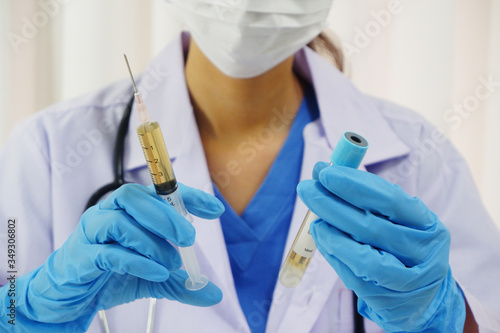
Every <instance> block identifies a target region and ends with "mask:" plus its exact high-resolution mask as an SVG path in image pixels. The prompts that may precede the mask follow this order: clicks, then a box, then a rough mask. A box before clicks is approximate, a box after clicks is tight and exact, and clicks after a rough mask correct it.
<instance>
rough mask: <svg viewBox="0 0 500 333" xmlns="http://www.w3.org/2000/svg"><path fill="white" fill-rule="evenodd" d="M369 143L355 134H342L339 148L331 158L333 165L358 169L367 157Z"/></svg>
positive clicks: (337, 147)
mask: <svg viewBox="0 0 500 333" xmlns="http://www.w3.org/2000/svg"><path fill="white" fill-rule="evenodd" d="M367 149H368V141H366V139H365V138H363V137H362V136H361V135H359V134H356V133H354V132H345V133H344V134H342V137H341V138H340V140H339V142H338V143H337V146H336V147H335V149H334V150H333V153H332V155H331V156H330V161H331V162H332V164H333V165H339V166H345V167H349V168H354V169H357V168H358V167H359V165H360V164H361V161H362V160H363V158H364V157H365V154H366V150H367Z"/></svg>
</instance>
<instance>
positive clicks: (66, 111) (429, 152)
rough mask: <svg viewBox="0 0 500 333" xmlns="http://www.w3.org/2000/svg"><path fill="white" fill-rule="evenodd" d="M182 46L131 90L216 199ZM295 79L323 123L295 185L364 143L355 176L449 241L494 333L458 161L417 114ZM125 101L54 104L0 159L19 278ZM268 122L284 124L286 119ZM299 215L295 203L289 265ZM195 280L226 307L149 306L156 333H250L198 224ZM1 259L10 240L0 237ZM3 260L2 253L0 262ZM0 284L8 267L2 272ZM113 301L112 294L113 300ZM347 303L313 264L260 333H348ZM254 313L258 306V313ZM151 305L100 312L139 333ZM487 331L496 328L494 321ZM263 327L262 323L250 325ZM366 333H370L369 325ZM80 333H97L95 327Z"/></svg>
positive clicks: (488, 269)
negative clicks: (205, 280)
mask: <svg viewBox="0 0 500 333" xmlns="http://www.w3.org/2000/svg"><path fill="white" fill-rule="evenodd" d="M188 38H189V37H188V36H187V35H183V36H182V37H179V38H177V39H175V40H174V41H173V42H172V43H171V44H170V45H169V46H167V47H166V48H165V49H164V51H163V52H161V53H160V54H159V55H158V56H157V57H156V58H155V59H154V60H153V61H152V63H151V64H150V66H149V67H148V69H147V70H146V72H145V73H144V74H143V75H142V76H141V77H140V78H139V80H138V81H139V82H140V83H139V86H140V87H141V88H140V89H141V90H142V93H143V96H144V98H145V101H146V104H147V105H148V107H149V110H150V112H151V114H152V118H153V119H154V120H157V121H159V123H160V124H161V126H162V129H163V133H164V136H165V140H166V142H167V146H168V149H169V152H170V156H171V158H172V160H173V167H174V169H175V172H176V175H177V178H178V180H179V181H180V182H183V183H185V184H187V185H190V186H193V187H197V188H200V189H203V190H205V191H207V192H210V193H212V185H211V180H210V175H209V172H208V169H207V164H206V161H205V157H204V153H203V147H202V144H201V142H200V138H199V135H198V130H197V127H196V122H195V118H194V116H193V112H192V106H191V104H190V99H189V94H188V91H187V88H186V84H185V78H184V71H183V68H184V66H183V65H184V60H185V58H184V56H185V52H186V50H187V47H188ZM295 70H296V71H297V73H300V75H301V76H302V77H303V78H304V79H305V80H308V81H310V82H311V83H312V84H313V85H314V88H315V91H316V94H317V99H318V103H319V108H320V115H321V118H320V119H319V120H318V121H316V122H314V123H311V124H309V125H308V126H307V127H306V128H305V130H304V139H305V150H304V160H303V165H302V173H301V179H308V178H310V177H311V171H312V168H313V165H314V164H315V162H317V161H319V160H324V161H327V160H328V159H329V156H330V153H331V151H332V149H333V147H334V145H335V144H336V142H337V141H338V139H339V138H340V136H341V134H342V133H343V132H344V131H354V132H357V133H359V134H361V135H363V136H364V137H366V138H367V140H368V141H369V142H370V149H369V150H368V154H367V156H366V158H365V160H364V164H363V166H362V168H363V169H367V170H368V171H370V172H374V173H376V174H378V175H380V176H381V177H384V178H386V179H389V180H390V181H392V182H394V183H397V184H399V185H401V186H402V188H403V189H404V190H405V191H406V192H407V193H409V194H411V195H414V196H418V197H420V198H421V199H422V200H423V201H424V202H425V203H426V204H427V205H428V206H429V207H430V208H431V209H432V210H433V211H434V212H435V213H436V214H437V215H438V216H439V217H440V218H441V220H442V221H443V222H444V223H445V224H446V225H447V226H448V228H449V229H450V231H451V234H452V250H451V256H450V263H451V266H452V270H453V273H454V276H455V278H456V280H457V281H458V282H459V284H460V286H461V287H462V289H463V290H464V292H465V294H466V297H467V300H468V302H469V304H470V305H471V307H472V310H473V312H474V315H475V316H476V320H477V321H478V322H479V323H480V325H481V327H482V329H483V331H484V332H489V331H493V332H500V324H499V321H498V319H497V318H498V317H500V284H499V278H500V260H499V257H500V235H499V232H498V229H497V228H496V227H495V225H494V224H493V222H492V221H491V219H490V217H489V216H488V214H487V213H486V211H485V209H484V207H483V205H482V204H481V200H480V198H479V194H478V192H477V190H476V187H475V186H474V184H473V181H472V178H471V175H470V173H469V170H468V168H467V166H466V164H465V162H464V160H463V159H462V158H461V157H460V156H459V154H458V153H457V152H456V150H455V149H454V148H453V147H452V146H451V145H450V144H449V142H448V141H446V140H445V139H443V138H442V136H440V135H438V134H439V133H438V132H436V131H435V130H434V129H433V128H432V127H431V126H429V125H428V124H427V123H426V122H425V121H424V120H422V119H421V118H420V117H419V116H418V115H416V114H415V113H413V112H411V111H408V110H406V109H403V108H401V107H399V106H396V105H393V104H390V103H387V102H384V101H380V100H377V99H374V98H370V97H367V96H366V95H364V94H362V93H360V92H359V91H358V90H357V89H356V88H355V87H354V86H353V85H352V84H351V82H350V81H349V80H348V79H347V78H345V77H344V76H343V75H342V74H341V73H340V72H339V71H338V70H337V69H335V68H334V67H333V66H331V65H330V64H328V63H327V62H325V61H324V60H323V59H322V58H320V56H319V55H317V54H316V53H315V52H313V51H312V50H310V49H308V48H305V49H303V50H301V51H300V52H299V53H298V54H297V56H296V64H295ZM131 96H132V87H131V84H130V80H129V79H124V80H123V81H121V82H118V83H116V84H113V85H111V86H109V87H107V88H105V89H102V90H99V91H97V92H94V93H91V94H88V95H86V96H84V97H81V98H78V99H75V100H71V101H69V102H64V103H60V104H57V105H55V106H52V107H50V108H48V109H47V110H44V111H43V112H40V113H39V114H37V115H35V116H34V117H32V118H30V119H28V120H27V121H24V122H23V123H22V124H20V125H19V126H17V128H16V129H15V130H14V132H13V134H12V135H11V138H10V140H9V141H8V142H7V143H6V146H5V148H4V150H3V152H2V154H1V155H0V175H1V176H0V182H1V186H0V188H1V192H0V213H1V218H2V221H4V222H2V223H3V224H5V221H6V220H7V217H15V218H17V221H18V223H17V245H18V254H17V263H18V264H17V266H18V269H19V271H20V273H26V272H28V271H30V270H32V269H34V268H36V267H38V266H39V265H41V264H42V263H43V262H44V261H45V259H46V258H47V257H48V256H49V254H50V253H51V252H53V251H54V250H55V249H57V248H58V247H60V246H61V245H62V244H63V242H64V241H65V240H66V239H67V238H68V236H69V235H70V233H71V232H72V231H73V230H74V229H75V226H76V225H77V223H78V222H79V219H80V215H81V213H82V210H83V209H84V206H85V204H86V202H87V200H88V198H89V196H90V195H91V194H92V193H93V192H94V191H95V190H96V189H97V188H99V187H101V186H102V185H104V184H107V183H109V182H111V180H112V179H113V175H112V155H113V145H114V141H115V133H116V129H117V126H118V123H119V121H120V119H121V117H122V113H123V111H124V108H125V106H126V104H127V102H128V101H129V99H130V98H131ZM274 112H275V115H276V117H278V119H279V118H280V117H283V112H282V110H275V111H274ZM137 118H138V117H137V115H136V114H135V113H134V114H133V115H132V118H131V123H130V130H129V135H128V137H127V139H126V146H125V147H126V148H125V158H124V168H125V179H126V180H127V181H129V182H138V183H142V184H145V185H149V184H151V179H150V176H149V173H148V170H147V167H146V163H145V160H144V156H143V154H142V151H141V148H140V146H139V142H138V139H137V136H136V135H135V129H136V127H137V125H138V123H139V122H138V119H137ZM305 213H306V207H305V206H304V205H303V203H302V202H301V201H300V200H297V201H296V204H295V211H294V214H293V219H292V224H291V227H290V232H289V235H288V240H287V244H286V247H285V251H287V250H288V249H289V247H290V246H291V242H292V241H293V238H294V236H295V235H296V233H297V230H298V228H299V226H300V224H301V222H302V219H303V217H304V215H305ZM194 225H195V227H196V231H197V238H196V245H195V246H196V251H197V254H198V257H199V260H200V262H201V269H202V271H203V272H204V273H205V274H206V275H207V276H209V278H210V279H211V281H213V282H214V283H215V284H217V285H218V286H219V287H220V288H221V289H222V291H223V293H224V298H223V300H222V302H221V303H220V304H218V305H216V306H213V307H210V308H198V307H193V306H188V305H183V304H180V303H177V302H172V301H168V300H159V301H158V305H157V317H156V330H155V331H156V332H217V333H219V332H248V331H249V328H248V325H247V323H246V320H245V317H244V315H243V312H242V310H241V308H240V306H239V303H238V297H237V294H236V291H235V288H234V283H233V280H232V275H231V268H230V264H229V260H228V255H227V252H226V247H225V244H224V238H223V234H222V230H221V226H220V223H219V221H202V220H198V219H195V222H194ZM0 242H1V244H0V248H2V249H4V248H6V244H5V242H6V228H1V231H0ZM2 253H3V250H2ZM0 265H1V266H0V268H1V269H0V281H1V282H0V283H1V284H4V282H5V281H6V280H5V274H6V271H7V269H6V266H5V265H6V258H1V259H0ZM117 292H119V290H118V289H117ZM351 297H352V294H351V292H350V291H349V290H347V289H346V288H345V287H344V285H343V283H342V281H341V280H340V279H339V278H338V276H337V274H336V273H335V271H334V270H333V269H332V268H331V267H330V266H329V265H328V263H327V262H326V261H325V260H324V259H323V257H322V256H321V254H320V253H316V255H315V257H314V259H313V261H312V263H311V265H310V267H309V270H308V271H307V273H306V276H305V277H304V280H303V282H302V283H301V284H300V285H299V286H298V287H297V288H295V289H286V288H284V287H282V286H281V285H280V284H277V285H276V289H275V293H274V299H273V303H272V306H271V310H270V314H269V320H268V324H267V332H284V333H285V332H286V333H288V332H318V333H323V332H352V330H353V328H352V303H351V302H352V301H351ZM262 306H264V304H263V305H262ZM147 310H148V301H147V300H139V301H136V302H133V303H129V304H126V305H122V306H118V307H116V308H114V309H111V310H108V311H107V317H108V321H109V324H110V328H111V330H112V332H143V331H145V327H146V320H147ZM495 316H496V317H497V318H494V317H495ZM250 320H252V321H259V320H261V317H260V314H259V313H255V314H252V316H251V317H250ZM365 324H366V328H367V331H368V332H380V331H381V330H380V329H379V328H378V327H377V326H376V325H375V324H373V323H371V322H369V321H368V320H365ZM89 332H101V326H100V323H99V320H98V318H97V316H96V318H95V319H94V321H93V323H92V325H91V326H90V328H89Z"/></svg>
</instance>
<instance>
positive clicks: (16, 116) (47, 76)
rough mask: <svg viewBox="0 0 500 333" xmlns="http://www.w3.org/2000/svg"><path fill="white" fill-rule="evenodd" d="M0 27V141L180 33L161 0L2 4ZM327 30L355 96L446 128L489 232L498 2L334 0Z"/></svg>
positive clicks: (499, 104)
mask: <svg viewBox="0 0 500 333" xmlns="http://www.w3.org/2000/svg"><path fill="white" fill-rule="evenodd" d="M0 22H1V23H0V35H1V36H2V38H1V41H0V73H1V75H0V103H1V104H0V105H1V106H0V146H1V145H2V144H3V142H4V141H5V139H6V137H7V136H8V134H9V132H10V130H11V129H12V127H13V126H14V125H15V124H16V123H17V122H18V121H19V120H21V119H23V118H25V117H28V116H29V115H31V114H33V113H35V112H37V111H38V110H40V109H42V108H43V107H46V106H48V105H50V104H52V103H56V102H58V101H61V100H65V99H69V98H72V97H75V96H78V95H81V94H83V93H86V92H89V91H91V90H96V89H99V88H101V87H103V86H105V85H107V84H109V83H111V82H113V81H115V80H117V79H120V78H124V77H126V76H127V72H126V69H125V67H124V64H123V61H122V53H124V52H126V53H127V54H128V56H129V59H130V60H131V62H132V64H133V68H134V71H135V72H140V71H141V70H142V69H144V68H145V67H146V65H147V63H148V62H149V61H150V59H151V58H152V57H153V56H154V55H155V54H156V53H158V52H159V50H161V49H162V48H163V47H164V46H165V45H166V44H167V43H168V41H169V40H170V39H171V38H172V37H173V36H175V35H176V34H177V33H178V32H179V30H180V27H181V22H179V21H178V20H177V18H176V17H175V16H174V15H172V14H171V11H170V8H169V7H168V5H167V4H166V3H165V1H164V0H105V1H103V0H85V1H83V0H23V1H15V0H1V1H0ZM330 27H331V29H332V30H333V31H334V32H336V33H337V34H338V35H339V37H340V39H341V40H342V42H343V46H344V48H345V52H346V56H347V58H348V60H349V69H348V74H349V75H350V76H351V77H352V79H353V81H354V83H355V84H356V85H357V86H358V87H359V88H360V89H361V90H362V91H364V92H366V93H368V94H371V95H375V96H379V97H383V98H386V99H388V100H392V101H394V102H396V103H399V104H402V105H405V106H407V107H410V108H412V109H414V110H416V111H418V112H419V113H421V114H422V115H423V116H424V117H425V118H427V119H428V120H429V121H430V122H432V123H433V124H434V125H435V126H437V127H439V128H442V129H443V130H444V131H445V132H446V134H447V136H448V137H449V138H450V139H451V140H452V141H453V142H454V143H455V145H456V146H457V147H458V149H459V150H460V151H461V152H462V154H463V155H464V156H465V158H466V159H467V161H468V162H469V165H470V167H471V169H472V172H473V175H474V177H475V180H476V183H477V184H478V187H479V189H480V192H481V194H482V197H483V200H484V202H485V204H486V206H487V208H488V210H489V211H490V213H491V215H492V216H493V218H494V219H495V220H496V221H497V223H498V224H499V226H500V200H499V199H500V196H499V195H498V189H499V188H500V172H499V170H500V148H499V145H498V142H500V131H499V130H498V129H497V128H498V127H499V126H500V0H440V1H435V0H418V1H412V0H335V2H334V8H333V10H332V13H331V16H330ZM488 81H493V83H490V84H485V83H484V82H488ZM488 89H489V90H488Z"/></svg>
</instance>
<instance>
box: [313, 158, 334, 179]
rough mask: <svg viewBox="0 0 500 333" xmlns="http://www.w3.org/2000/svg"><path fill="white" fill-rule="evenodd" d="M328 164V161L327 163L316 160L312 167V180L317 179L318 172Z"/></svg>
mask: <svg viewBox="0 0 500 333" xmlns="http://www.w3.org/2000/svg"><path fill="white" fill-rule="evenodd" d="M329 165H330V163H327V162H318V163H316V164H315V165H314V169H313V179H314V180H318V177H319V173H320V172H321V170H323V169H324V168H326V167H328V166H329Z"/></svg>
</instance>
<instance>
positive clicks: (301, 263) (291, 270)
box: [279, 132, 368, 288]
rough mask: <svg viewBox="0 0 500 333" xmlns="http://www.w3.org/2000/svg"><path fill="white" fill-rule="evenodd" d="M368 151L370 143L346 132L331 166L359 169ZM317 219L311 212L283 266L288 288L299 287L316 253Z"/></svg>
mask: <svg viewBox="0 0 500 333" xmlns="http://www.w3.org/2000/svg"><path fill="white" fill-rule="evenodd" d="M367 149H368V142H367V141H366V140H365V139H364V138H363V137H362V136H361V135H359V134H356V133H353V132H345V133H344V134H343V135H342V137H341V138H340V140H339V142H338V144H337V146H336V147H335V149H334V151H333V153H332V155H331V157H330V162H331V165H332V164H333V165H338V166H346V167H350V168H354V169H357V168H358V167H359V165H360V164H361V161H362V160H363V158H364V156H365V154H366V150H367ZM316 219H319V217H318V216H317V215H316V214H314V213H313V212H311V211H310V210H309V211H308V212H307V214H306V217H305V218H304V222H302V226H301V227H300V229H299V232H298V234H297V236H296V237H295V241H294V242H293V244H292V247H291V249H290V251H289V252H288V255H287V257H286V259H285V261H284V263H283V265H282V266H281V270H280V273H279V281H280V282H281V284H282V285H283V286H285V287H287V288H294V287H296V286H298V285H299V283H300V281H302V277H303V276H304V274H305V272H306V270H307V267H308V266H309V263H310V262H311V259H312V257H313V256H314V253H315V252H316V244H315V243H314V239H313V238H312V236H311V233H310V232H309V227H310V225H311V223H312V222H313V221H314V220H316Z"/></svg>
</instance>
